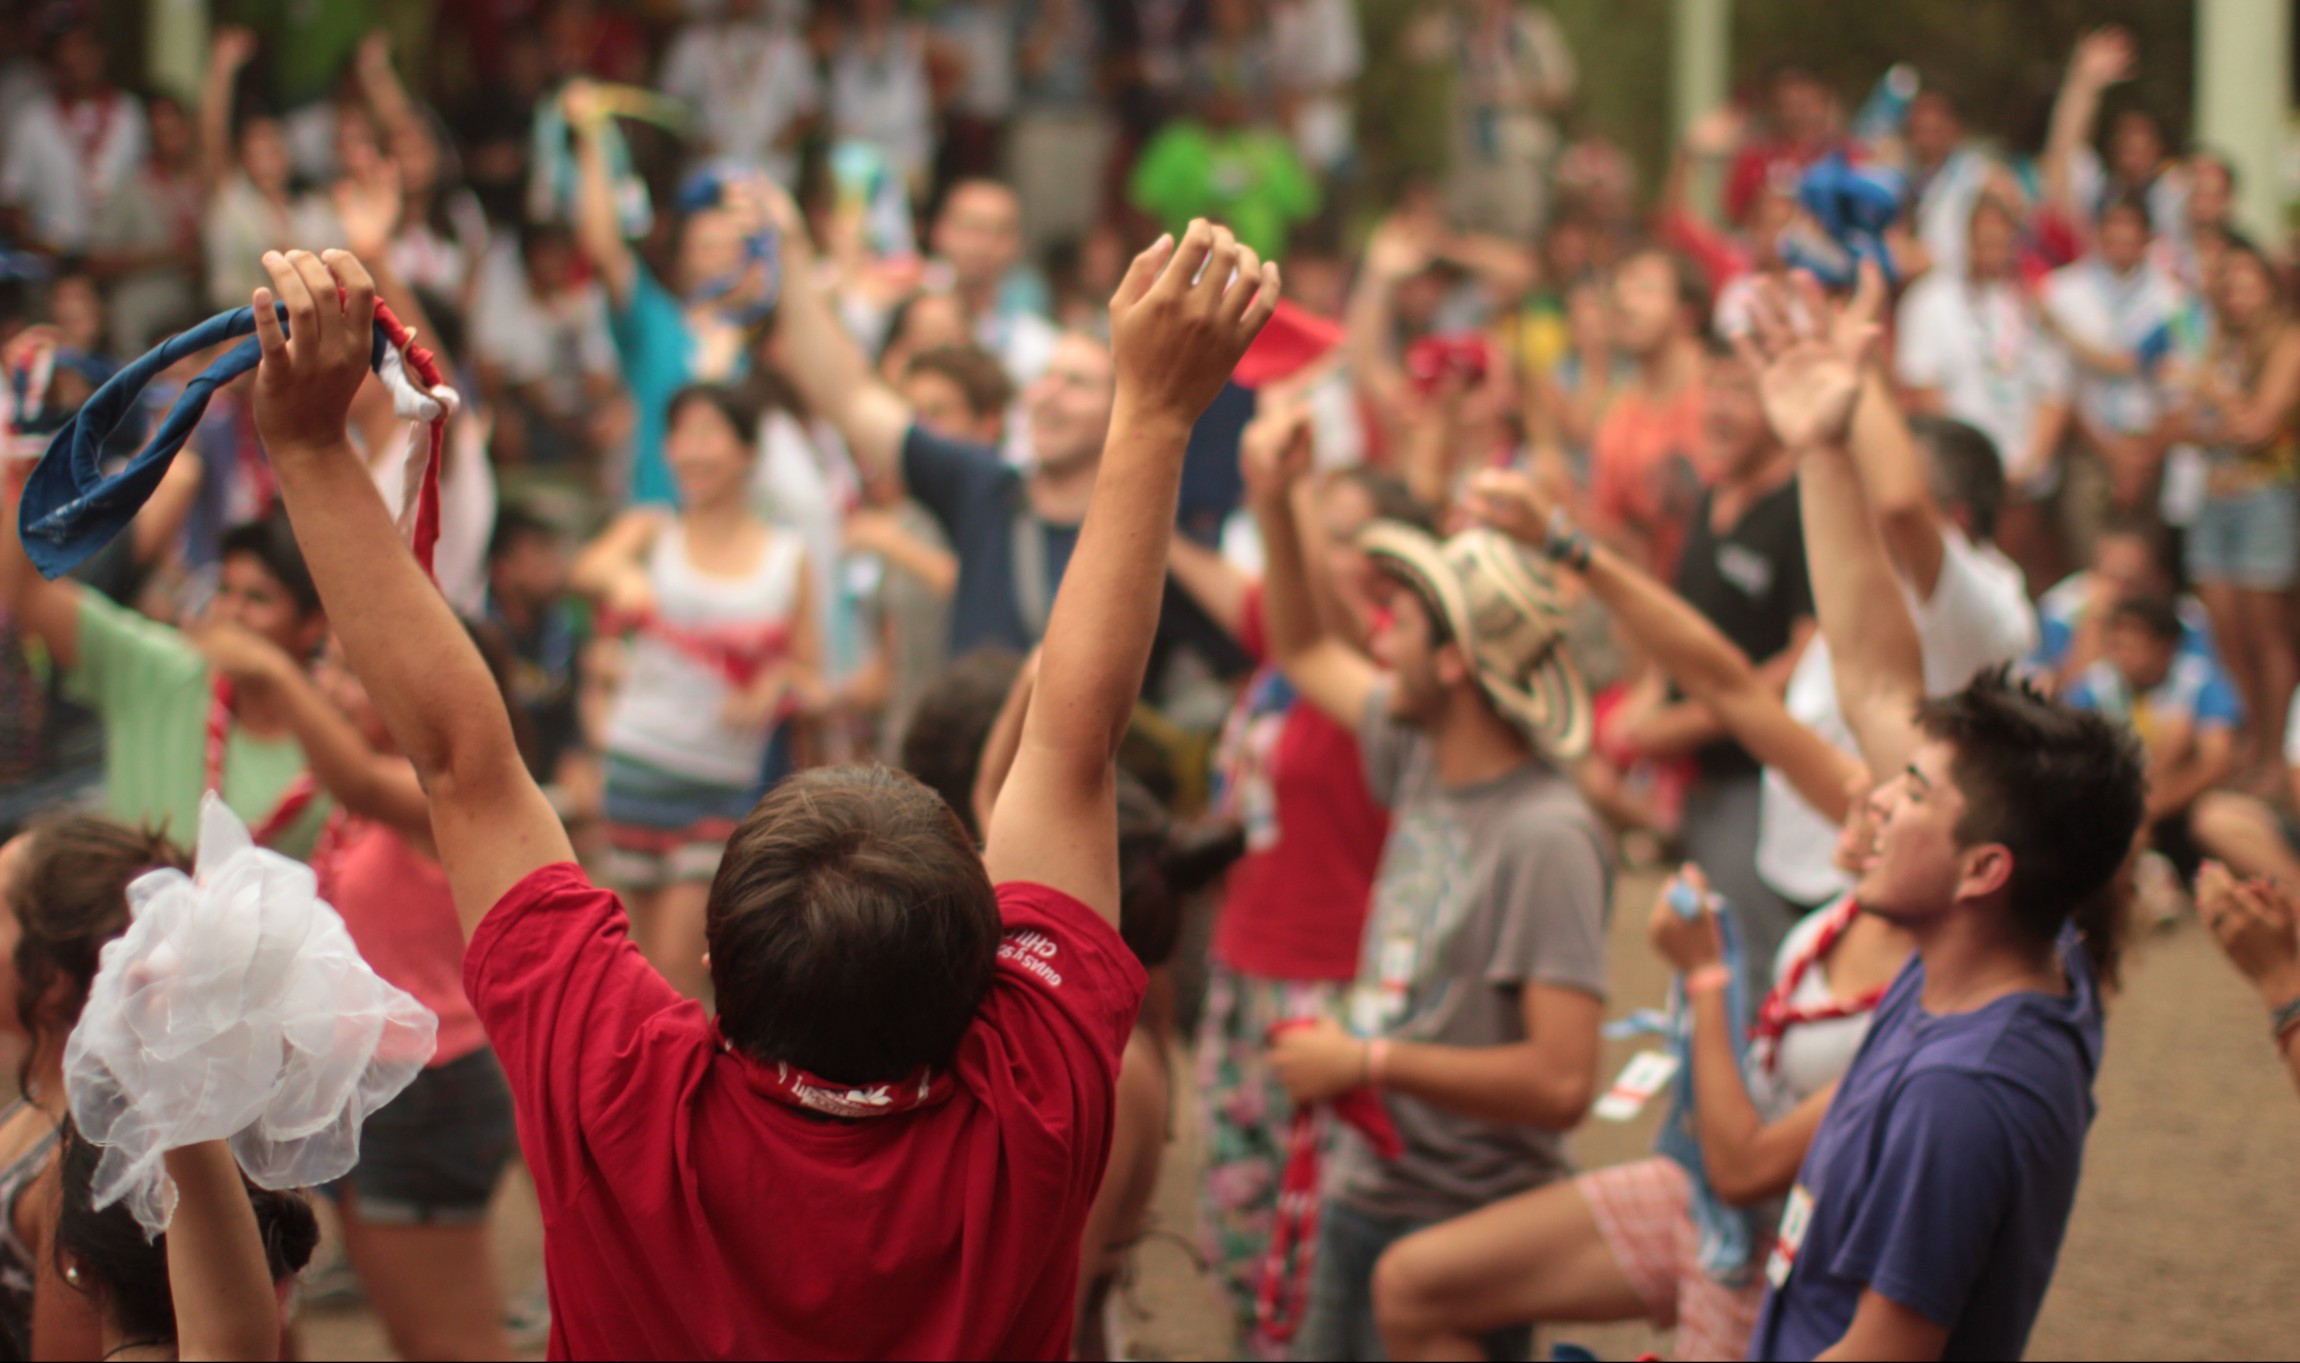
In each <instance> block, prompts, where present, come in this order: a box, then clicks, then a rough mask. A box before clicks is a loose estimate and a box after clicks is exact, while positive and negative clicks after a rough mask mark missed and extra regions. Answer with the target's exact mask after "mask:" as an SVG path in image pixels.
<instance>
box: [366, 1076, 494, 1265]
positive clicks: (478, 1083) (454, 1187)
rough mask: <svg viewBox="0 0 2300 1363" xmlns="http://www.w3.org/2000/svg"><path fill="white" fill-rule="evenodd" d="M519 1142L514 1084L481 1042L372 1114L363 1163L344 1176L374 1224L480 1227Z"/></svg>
mask: <svg viewBox="0 0 2300 1363" xmlns="http://www.w3.org/2000/svg"><path fill="white" fill-rule="evenodd" d="M518 1147H519V1132H518V1128H517V1127H516V1126H515V1125H514V1124H513V1122H512V1119H511V1086H510V1085H509V1084H507V1083H506V1082H504V1078H503V1067H502V1066H501V1065H500V1064H498V1063H496V1059H495V1052H494V1051H492V1050H489V1049H488V1048H486V1047H484V1046H482V1047H480V1048H479V1049H478V1050H476V1051H473V1052H472V1053H471V1054H469V1055H467V1056H464V1057H462V1058H461V1059H458V1060H450V1061H448V1062H447V1063H446V1064H444V1065H435V1066H433V1067H432V1068H430V1069H427V1070H425V1071H424V1072H423V1073H421V1074H419V1075H417V1076H416V1077H415V1082H414V1083H412V1084H409V1085H408V1086H407V1088H406V1090H405V1091H403V1092H402V1093H401V1094H400V1095H399V1096H398V1097H397V1098H394V1099H392V1100H391V1101H390V1102H389V1103H388V1104H386V1105H385V1106H384V1108H383V1110H382V1111H380V1112H377V1113H375V1114H374V1115H373V1116H371V1117H369V1118H368V1119H367V1125H366V1126H363V1127H361V1128H360V1133H359V1165H358V1167H356V1168H354V1169H353V1170H352V1171H351V1173H350V1174H349V1175H348V1176H347V1177H346V1178H345V1179H344V1180H343V1181H344V1183H346V1184H349V1185H350V1187H351V1190H352V1192H353V1193H355V1194H356V1195H357V1196H358V1198H359V1219H360V1220H361V1221H364V1222H366V1223H367V1224H369V1225H373V1226H468V1225H475V1224H477V1223H478V1222H480V1221H484V1220H485V1219H486V1218H487V1208H488V1204H489V1203H491V1202H493V1201H494V1199H495V1185H496V1184H497V1183H498V1182H499V1181H501V1179H502V1177H503V1169H504V1166H506V1165H507V1164H509V1163H510V1162H511V1155H512V1152H513V1151H515V1150H517V1149H518Z"/></svg>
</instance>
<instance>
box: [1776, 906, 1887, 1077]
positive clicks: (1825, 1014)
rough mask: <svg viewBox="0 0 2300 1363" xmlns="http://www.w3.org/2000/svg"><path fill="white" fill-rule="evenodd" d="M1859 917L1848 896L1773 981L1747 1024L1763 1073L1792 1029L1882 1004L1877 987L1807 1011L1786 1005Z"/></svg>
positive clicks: (1871, 1009) (1854, 1014) (1880, 989)
mask: <svg viewBox="0 0 2300 1363" xmlns="http://www.w3.org/2000/svg"><path fill="white" fill-rule="evenodd" d="M1860 916H1861V906H1860V905H1859V904H1856V903H1854V902H1853V899H1852V896H1850V895H1848V896H1846V897H1845V899H1844V901H1843V902H1842V903H1840V904H1839V905H1837V907H1836V908H1834V909H1832V910H1829V916H1828V918H1827V919H1826V920H1824V921H1823V922H1822V924H1821V930H1820V931H1819V932H1816V933H1814V934H1813V940H1812V942H1811V943H1810V944H1808V945H1807V947H1806V948H1805V950H1804V951H1803V952H1802V953H1800V954H1799V955H1798V956H1797V958H1796V959H1795V960H1793V961H1791V962H1789V967H1788V969H1786V970H1784V971H1782V972H1781V977H1780V978H1779V979H1777V980H1775V981H1773V988H1772V989H1771V990H1770V991H1768V992H1767V993H1766V995H1765V999H1764V1002H1762V1003H1760V1004H1758V1005H1757V1017H1756V1020H1755V1021H1753V1022H1751V1023H1750V1024H1749V1049H1750V1050H1751V1051H1752V1052H1753V1053H1754V1054H1755V1055H1756V1056H1757V1057H1758V1061H1759V1063H1761V1064H1762V1065H1764V1067H1765V1071H1766V1073H1768V1074H1770V1073H1772V1072H1773V1070H1774V1068H1775V1067H1776V1066H1777V1065H1779V1064H1780V1061H1781V1038H1782V1037H1783V1036H1784V1035H1786V1034H1787V1033H1788V1030H1789V1029H1790V1028H1791V1027H1801V1026H1804V1025H1805V1024H1806V1023H1809V1022H1836V1021H1840V1020H1842V1019H1844V1018H1852V1017H1859V1016H1860V1015H1862V1014H1863V1013H1872V1012H1875V1011H1876V1008H1877V1005H1878V1004H1879V1003H1880V1002H1882V1001H1883V1000H1884V997H1885V989H1886V986H1884V985H1878V986H1877V987H1876V988H1874V989H1871V990H1868V991H1867V992H1865V993H1863V994H1862V995H1861V996H1860V997H1858V998H1854V999H1834V998H1833V999H1830V1000H1828V1001H1827V1002H1825V1003H1818V1004H1814V1005H1812V1006H1811V1007H1807V1008H1799V1007H1794V1006H1792V1005H1791V1004H1790V1002H1789V1000H1790V999H1792V998H1794V997H1795V996H1796V993H1797V986H1798V985H1800V984H1802V983H1803V982H1804V979H1805V976H1806V975H1807V974H1809V973H1810V972H1811V971H1812V969H1813V967H1814V966H1815V965H1817V964H1819V963H1820V961H1821V960H1822V959H1823V958H1824V957H1826V956H1827V955H1828V954H1829V952H1830V950H1831V949H1832V948H1834V947H1835V946H1836V945H1837V941H1838V939H1839V938H1841V937H1843V936H1844V935H1845V930H1846V929H1847V928H1850V927H1851V926H1852V925H1853V920H1854V919H1856V918H1858V917H1860Z"/></svg>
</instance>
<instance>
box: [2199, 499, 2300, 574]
mask: <svg viewBox="0 0 2300 1363" xmlns="http://www.w3.org/2000/svg"><path fill="white" fill-rule="evenodd" d="M2296 539H2300V485H2295V484H2292V483H2272V484H2269V485H2268V486H2266V487H2262V488H2256V489H2254V490H2252V491H2250V492H2239V493H2235V494H2232V495H2226V496H2218V495H2216V496H2209V497H2206V498H2205V499H2204V504H2203V505H2202V506H2200V507H2198V508H2197V510H2196V519H2195V520H2194V521H2193V522H2191V523H2190V525H2189V527H2188V543H2187V554H2188V576H2189V578H2190V580H2192V581H2195V582H2225V583H2229V584H2231V585H2233V586H2237V587H2242V588H2244V589H2246V590H2248V591H2256V592H2280V591H2283V590H2284V589H2286V588H2288V587H2290V586H2291V585H2292V582H2293V579H2294V578H2295V577H2300V543H2295V540H2296Z"/></svg>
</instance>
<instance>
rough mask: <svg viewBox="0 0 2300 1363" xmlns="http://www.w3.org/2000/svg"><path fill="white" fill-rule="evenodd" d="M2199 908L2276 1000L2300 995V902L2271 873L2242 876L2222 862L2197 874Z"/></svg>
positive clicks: (2233, 957)
mask: <svg viewBox="0 0 2300 1363" xmlns="http://www.w3.org/2000/svg"><path fill="white" fill-rule="evenodd" d="M2196 911H2197V914H2198V916H2200V917H2201V918H2203V919H2204V924H2205V926H2206V927H2208V928H2210V929H2211V930H2212V938H2213V940H2214V941H2216V942H2218V943H2219V944H2220V949H2221V950H2222V951H2223V952H2226V953H2227V955H2228V959H2229V961H2230V963H2232V964H2233V965H2235V967H2236V968H2237V969H2238V970H2240V971H2242V972H2244V977H2245V978H2246V979H2248V980H2250V981H2252V982H2253V983H2254V984H2255V985H2258V986H2259V987H2260V989H2261V991H2262V992H2263V993H2264V994H2270V995H2273V996H2274V997H2272V998H2271V1000H2270V1002H2272V1003H2282V1002H2284V1001H2285V1000H2286V999H2289V998H2293V997H2296V996H2300V929H2296V927H2295V924H2296V923H2300V904H2295V903H2294V899H2293V894H2292V891H2290V890H2288V889H2286V888H2285V887H2283V886H2281V885H2279V884H2277V883H2276V882H2275V881H2273V880H2269V879H2267V878H2266V877H2261V878H2259V879H2254V880H2247V881H2238V880H2237V879H2236V878H2235V877H2234V876H2233V875H2230V874H2229V871H2228V868H2227V867H2225V866H2223V865H2221V864H2220V863H2219V862H2217V861H2210V862H2206V863H2205V864H2204V868H2203V869H2202V870H2201V871H2200V872H2198V874H2197V877H2196Z"/></svg>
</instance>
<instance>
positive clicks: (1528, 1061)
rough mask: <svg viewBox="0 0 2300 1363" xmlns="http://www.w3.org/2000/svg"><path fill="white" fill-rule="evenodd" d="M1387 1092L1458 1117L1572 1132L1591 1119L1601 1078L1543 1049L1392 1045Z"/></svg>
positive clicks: (1527, 1044) (1385, 1067)
mask: <svg viewBox="0 0 2300 1363" xmlns="http://www.w3.org/2000/svg"><path fill="white" fill-rule="evenodd" d="M1387 1044H1388V1046H1389V1053H1388V1054H1387V1055H1386V1056H1385V1057H1383V1061H1382V1074H1381V1084H1382V1087H1383V1088H1384V1089H1387V1090H1389V1091H1390V1092H1393V1093H1402V1094H1404V1095H1405V1096H1407V1097H1409V1098H1416V1099H1419V1100H1421V1101H1422V1102H1425V1103H1428V1104H1429V1105H1430V1106H1432V1107H1436V1108H1443V1109H1444V1110H1445V1111H1447V1112H1451V1113H1454V1114H1456V1115H1458V1116H1463V1117H1470V1118H1475V1119H1476V1120H1479V1121H1487V1122H1508V1123H1511V1124H1513V1125H1519V1126H1536V1127H1540V1128H1542V1129H1543V1130H1546V1131H1570V1130H1572V1129H1573V1128H1574V1127H1576V1126H1579V1125H1580V1124H1581V1119H1582V1118H1583V1117H1585V1116H1587V1115H1588V1113H1589V1104H1590V1102H1591V1100H1592V1099H1594V1098H1595V1096H1596V1088H1597V1075H1596V1072H1595V1070H1594V1069H1592V1068H1591V1067H1590V1066H1587V1065H1582V1064H1580V1063H1578V1062H1572V1061H1568V1060H1566V1059H1564V1058H1561V1057H1558V1056H1555V1055H1552V1054H1551V1053H1549V1052H1548V1051H1547V1050H1545V1049H1544V1048H1543V1046H1542V1045H1541V1043H1540V1042H1538V1041H1521V1042H1518V1043H1516V1044H1514V1045H1509V1046H1435V1045H1425V1044H1423V1043H1421V1042H1416V1041H1391V1042H1389V1043H1387Z"/></svg>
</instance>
